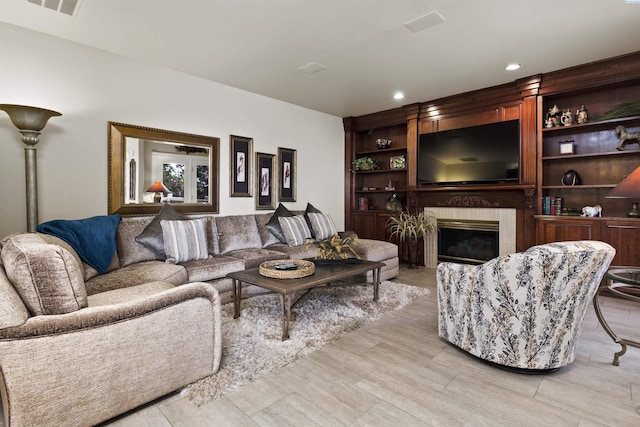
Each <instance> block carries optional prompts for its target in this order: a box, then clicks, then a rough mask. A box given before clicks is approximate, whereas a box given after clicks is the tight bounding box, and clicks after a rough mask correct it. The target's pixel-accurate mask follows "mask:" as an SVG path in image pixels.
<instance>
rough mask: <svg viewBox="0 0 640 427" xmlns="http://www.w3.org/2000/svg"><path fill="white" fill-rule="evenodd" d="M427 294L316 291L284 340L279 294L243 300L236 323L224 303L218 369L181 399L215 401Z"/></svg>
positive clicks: (392, 285) (399, 288)
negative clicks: (376, 295) (375, 299)
mask: <svg viewBox="0 0 640 427" xmlns="http://www.w3.org/2000/svg"><path fill="white" fill-rule="evenodd" d="M428 294H429V290H428V289H424V288H419V287H415V286H410V285H405V284H402V283H396V282H389V281H384V282H382V283H381V284H380V294H379V299H378V302H373V287H372V286H371V285H368V286H364V285H358V286H345V287H325V288H319V289H315V290H314V291H312V292H311V293H310V294H309V295H306V296H305V297H304V298H302V299H301V300H300V302H299V303H298V304H297V305H296V306H295V307H294V308H293V309H292V311H291V324H290V326H289V337H290V338H289V339H288V340H286V341H282V326H281V322H280V299H279V296H278V295H277V294H268V295H261V296H255V297H251V298H249V299H245V300H243V301H242V311H241V316H240V318H238V319H234V318H233V304H232V303H229V304H225V305H223V306H222V361H221V363H220V369H219V371H218V372H216V373H215V374H213V375H211V376H209V377H206V378H203V379H201V380H199V381H197V382H195V383H193V384H191V385H189V386H187V387H185V388H184V389H183V391H182V394H183V395H184V396H187V397H188V398H189V400H191V402H193V403H194V404H196V405H198V406H199V405H202V404H204V403H207V402H209V401H211V400H214V399H217V398H218V397H220V396H222V395H224V394H226V393H229V392H231V391H234V390H236V389H237V388H239V387H241V386H243V385H245V384H249V383H251V382H253V381H256V380H257V379H259V378H260V377H262V376H263V375H266V374H268V373H270V372H273V371H274V370H276V369H278V368H280V367H282V366H284V365H287V364H288V363H291V362H293V361H294V360H296V359H298V358H300V357H303V356H305V355H307V354H309V353H311V352H313V351H314V350H316V349H318V348H320V347H322V346H323V345H325V344H328V343H330V342H333V341H335V340H336V339H338V338H339V337H340V336H341V335H343V334H345V333H347V332H350V331H353V330H355V329H357V328H359V327H360V326H362V325H364V324H365V323H368V322H372V321H374V320H377V319H379V318H380V317H382V315H383V314H385V313H387V312H390V311H394V310H398V309H400V308H402V307H404V306H405V305H407V304H409V303H411V302H412V301H414V300H415V299H416V298H418V297H420V296H422V295H428Z"/></svg>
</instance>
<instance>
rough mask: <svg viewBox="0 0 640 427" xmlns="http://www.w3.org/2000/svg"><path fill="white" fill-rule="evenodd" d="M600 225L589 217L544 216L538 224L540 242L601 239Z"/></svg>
mask: <svg viewBox="0 0 640 427" xmlns="http://www.w3.org/2000/svg"><path fill="white" fill-rule="evenodd" d="M599 235H600V232H599V227H598V226H597V224H595V223H594V221H591V220H589V219H581V217H578V218H575V219H573V218H567V219H564V220H562V219H557V220H556V219H551V218H549V217H546V218H545V217H542V218H541V219H540V222H539V225H538V244H542V243H551V242H560V241H571V240H599V237H600V236H599Z"/></svg>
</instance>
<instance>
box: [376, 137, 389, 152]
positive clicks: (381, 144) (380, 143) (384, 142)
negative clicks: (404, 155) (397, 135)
mask: <svg viewBox="0 0 640 427" xmlns="http://www.w3.org/2000/svg"><path fill="white" fill-rule="evenodd" d="M391 142H392V141H391V140H390V139H383V138H378V139H376V146H377V147H378V150H384V149H385V148H389V147H391Z"/></svg>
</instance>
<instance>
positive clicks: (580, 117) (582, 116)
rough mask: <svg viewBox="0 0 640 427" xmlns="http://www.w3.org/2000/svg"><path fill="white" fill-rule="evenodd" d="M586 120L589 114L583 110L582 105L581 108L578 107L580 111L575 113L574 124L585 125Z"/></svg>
mask: <svg viewBox="0 0 640 427" xmlns="http://www.w3.org/2000/svg"><path fill="white" fill-rule="evenodd" d="M588 120H589V113H588V112H587V109H586V108H584V104H582V107H580V109H579V110H578V111H576V122H578V123H587V121H588Z"/></svg>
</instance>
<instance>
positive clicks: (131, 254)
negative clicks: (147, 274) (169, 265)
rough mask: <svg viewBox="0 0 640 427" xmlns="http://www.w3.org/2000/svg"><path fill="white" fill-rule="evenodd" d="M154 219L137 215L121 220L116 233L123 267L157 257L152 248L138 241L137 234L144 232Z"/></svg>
mask: <svg viewBox="0 0 640 427" xmlns="http://www.w3.org/2000/svg"><path fill="white" fill-rule="evenodd" d="M152 220H153V218H152V217H135V218H123V219H122V221H120V224H119V225H118V232H117V233H116V245H117V248H118V257H119V258H120V266H121V267H126V266H127V265H131V264H135V263H138V262H144V261H152V260H155V259H156V254H155V253H154V252H153V251H152V250H151V249H149V248H147V247H146V246H145V245H143V244H142V243H138V242H136V236H137V235H139V234H140V233H142V231H143V230H144V229H145V228H146V226H147V225H149V223H150V222H151V221H152ZM163 250H164V249H163Z"/></svg>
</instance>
